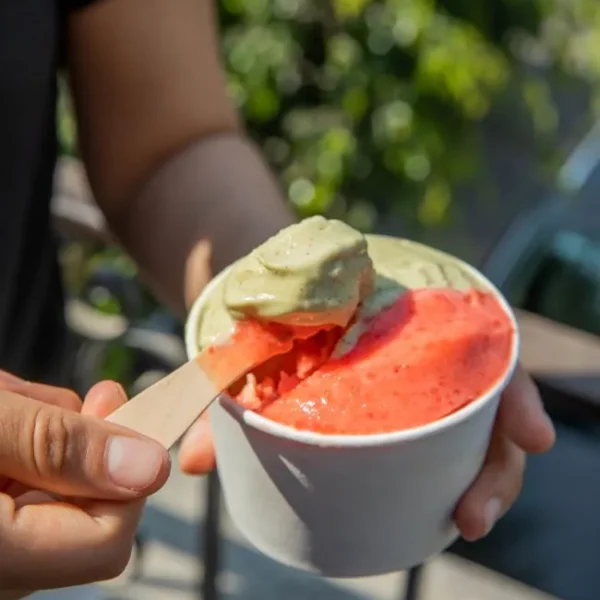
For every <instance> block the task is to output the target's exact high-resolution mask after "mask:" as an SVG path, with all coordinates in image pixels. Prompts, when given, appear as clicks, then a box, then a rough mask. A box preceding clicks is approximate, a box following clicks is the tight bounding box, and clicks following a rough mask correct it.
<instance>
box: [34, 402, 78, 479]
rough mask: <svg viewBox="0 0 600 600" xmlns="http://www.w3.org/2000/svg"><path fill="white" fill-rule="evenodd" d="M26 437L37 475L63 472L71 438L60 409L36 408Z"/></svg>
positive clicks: (60, 473)
mask: <svg viewBox="0 0 600 600" xmlns="http://www.w3.org/2000/svg"><path fill="white" fill-rule="evenodd" d="M26 439H27V443H28V450H27V452H28V455H29V457H30V460H31V465H32V467H33V468H34V469H35V471H36V472H37V473H38V474H39V475H48V474H52V475H62V474H63V473H64V471H65V468H66V465H67V457H68V454H69V449H70V447H71V442H72V440H71V431H70V428H69V427H68V425H67V422H66V420H65V415H64V414H63V413H62V411H60V410H48V409H47V408H45V407H42V406H40V407H38V408H36V410H35V414H34V416H33V420H32V425H31V430H30V434H29V435H28V436H27V437H26Z"/></svg>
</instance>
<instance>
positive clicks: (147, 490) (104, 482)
mask: <svg viewBox="0 0 600 600" xmlns="http://www.w3.org/2000/svg"><path fill="white" fill-rule="evenodd" d="M169 468H170V461H169V454H168V452H167V451H166V450H165V449H164V448H163V447H162V446H161V445H160V444H158V443H157V442H155V441H153V440H150V439H148V438H145V437H142V436H140V435H138V434H136V433H135V432H133V431H129V430H128V429H124V428H122V427H119V426H117V425H114V424H111V423H107V422H105V421H103V420H101V419H97V418H94V417H87V416H83V415H80V414H78V413H74V412H71V411H67V410H65V409H62V408H59V407H57V406H52V405H50V404H45V403H42V402H38V401H36V400H32V399H31V398H26V397H24V396H19V395H17V394H13V393H10V392H0V474H1V475H4V476H7V477H9V478H11V479H14V480H16V481H19V482H21V483H24V484H26V485H28V486H30V487H32V488H34V489H42V490H45V491H48V492H52V493H55V494H60V495H62V496H75V497H82V498H94V499H109V500H126V499H132V498H137V497H141V496H146V495H149V494H151V493H153V492H155V491H156V490H157V489H159V488H160V487H162V485H163V484H164V483H165V481H166V480H167V477H168V474H169Z"/></svg>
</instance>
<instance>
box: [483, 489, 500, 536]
mask: <svg viewBox="0 0 600 600" xmlns="http://www.w3.org/2000/svg"><path fill="white" fill-rule="evenodd" d="M501 511H502V501H501V500H500V498H491V499H490V500H488V501H487V504H486V505H485V507H484V508H483V520H484V522H485V534H484V535H487V534H488V533H489V532H490V531H491V530H492V529H493V528H494V525H495V524H496V521H498V519H499V518H500V514H501Z"/></svg>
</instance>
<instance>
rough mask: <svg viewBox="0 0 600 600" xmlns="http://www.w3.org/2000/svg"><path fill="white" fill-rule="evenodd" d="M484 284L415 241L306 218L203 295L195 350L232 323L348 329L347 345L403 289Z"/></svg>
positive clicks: (342, 347) (343, 345)
mask: <svg viewBox="0 0 600 600" xmlns="http://www.w3.org/2000/svg"><path fill="white" fill-rule="evenodd" d="M424 287H438V288H439V287H444V288H448V287H449V288H455V289H468V288H483V287H485V286H484V284H483V282H482V281H481V280H480V279H478V278H477V277H475V276H474V275H473V274H471V273H470V271H469V269H468V267H466V265H465V264H464V263H462V262H461V261H459V260H458V259H456V258H454V257H452V256H450V255H448V254H445V253H443V252H439V251H437V250H434V249H432V248H429V247H427V246H424V245H422V244H418V243H416V242H411V241H408V240H402V239H398V238H391V237H384V236H377V235H368V236H363V235H362V234H361V233H360V232H358V231H356V230H354V229H352V228H351V227H349V226H348V225H346V224H344V223H342V222H341V221H336V220H327V219H325V218H323V217H311V218H309V219H305V220H303V221H301V222H300V223H298V224H296V225H292V226H290V227H287V228H286V229H283V230H282V231H280V232H279V233H278V234H277V235H275V236H273V237H272V238H271V239H269V240H267V241H266V242H265V243H264V244H262V245H261V246H259V247H258V248H256V249H255V250H253V251H252V252H251V253H250V254H248V255H247V256H246V257H244V258H242V259H240V260H239V261H237V262H236V263H235V264H234V265H233V266H232V267H231V268H230V270H229V271H228V272H227V273H226V275H225V276H224V278H223V279H222V280H221V282H220V283H219V285H218V286H217V287H216V288H215V289H214V291H213V293H212V294H211V295H210V297H209V298H207V301H206V304H205V305H204V308H203V311H202V314H201V316H200V325H199V331H198V335H199V343H200V348H205V347H206V346H209V345H211V344H215V343H220V342H223V341H226V340H227V338H228V337H229V335H230V334H231V333H232V331H233V329H234V327H235V322H236V320H239V319H245V318H257V319H262V320H267V321H272V322H273V321H274V322H279V323H286V324H292V325H316V326H320V325H330V324H334V325H341V326H343V327H346V326H348V325H349V323H350V322H351V320H352V318H353V317H355V319H354V321H353V324H352V326H351V327H350V328H349V329H348V332H347V333H346V335H345V336H344V337H343V338H342V340H341V342H340V344H339V346H338V348H337V349H336V354H339V353H344V352H346V351H347V350H349V349H350V348H351V347H352V346H353V345H354V343H355V342H356V340H357V339H358V337H359V335H360V333H361V332H362V330H363V328H364V323H365V321H367V320H368V319H369V318H370V317H371V316H373V315H374V314H376V313H377V312H379V311H380V310H382V309H383V308H386V307H387V306H390V305H391V304H393V303H394V302H395V301H396V300H397V299H398V298H399V296H400V295H401V294H402V293H403V292H404V291H405V290H406V289H410V288H424Z"/></svg>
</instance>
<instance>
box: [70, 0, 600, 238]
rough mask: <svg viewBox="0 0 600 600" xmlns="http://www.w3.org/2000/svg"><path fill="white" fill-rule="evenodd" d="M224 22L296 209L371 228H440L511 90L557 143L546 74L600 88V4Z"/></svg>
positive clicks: (233, 1)
mask: <svg viewBox="0 0 600 600" xmlns="http://www.w3.org/2000/svg"><path fill="white" fill-rule="evenodd" d="M219 18H220V22H221V27H222V49H223V53H224V63H225V66H226V69H227V75H228V82H229V89H230V92H231V95H232V97H233V99H234V100H235V102H236V103H237V105H238V107H239V109H240V111H241V112H242V114H243V115H244V117H245V119H246V123H247V127H248V131H249V132H250V134H251V135H252V136H253V137H254V138H255V139H256V140H257V141H258V142H259V144H260V145H261V146H262V148H263V149H264V152H265V154H266V155H267V157H268V159H269V160H270V162H271V164H272V165H273V167H274V168H275V169H276V170H277V172H278V173H279V174H280V176H281V178H282V181H283V182H284V185H285V186H286V189H287V191H288V196H289V199H290V201H291V203H292V204H293V205H294V207H295V208H296V210H297V211H298V213H299V214H300V215H310V214H314V213H325V214H328V215H331V216H339V217H342V218H344V219H346V220H348V221H349V222H351V223H352V224H353V225H355V226H357V227H359V228H361V229H363V230H368V229H371V228H373V227H374V226H375V224H376V220H377V218H378V215H381V214H382V213H383V214H385V213H388V212H389V211H401V212H402V213H403V216H404V217H405V218H409V219H411V218H413V219H416V220H417V221H418V222H419V223H421V224H422V225H425V226H433V225H436V224H438V223H441V222H443V221H444V219H445V218H446V216H447V214H448V211H449V208H450V206H451V199H452V190H453V188H454V186H455V185H456V183H457V182H460V181H463V180H464V179H465V178H467V177H469V176H470V175H472V174H473V173H475V172H477V170H478V167H479V165H478V159H479V156H480V152H479V146H478V139H477V131H478V129H477V127H476V126H475V123H476V122H477V121H479V120H481V119H483V118H484V117H485V116H486V115H487V114H488V112H489V111H490V110H491V108H492V107H493V106H494V103H495V102H496V100H497V99H498V98H500V97H502V94H503V93H505V92H506V90H507V89H509V88H511V87H512V88H513V89H515V88H516V90H517V91H518V96H519V98H520V101H521V104H522V106H523V107H525V108H526V109H527V111H528V114H529V115H530V122H531V124H532V127H533V129H534V131H536V132H537V133H538V134H539V135H541V136H544V137H545V138H547V139H548V140H550V141H551V139H552V135H553V133H554V131H555V130H556V127H557V125H558V116H557V111H556V109H555V107H554V104H553V99H552V94H551V91H550V88H549V85H548V83H547V79H546V78H545V74H547V73H564V74H567V75H569V77H572V78H575V79H580V80H583V81H586V82H588V83H589V84H590V85H591V86H592V88H595V86H596V85H597V83H598V81H599V80H600V3H599V2H598V1H597V0H486V1H482V0H220V2H219ZM598 97H599V98H600V95H599V96H598ZM598 108H600V103H598ZM60 109H61V113H60V114H61V135H62V140H63V147H64V148H65V150H66V151H69V150H70V151H72V150H73V148H74V147H75V128H74V123H73V119H72V116H71V113H70V109H69V107H68V101H67V100H61V104H60Z"/></svg>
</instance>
